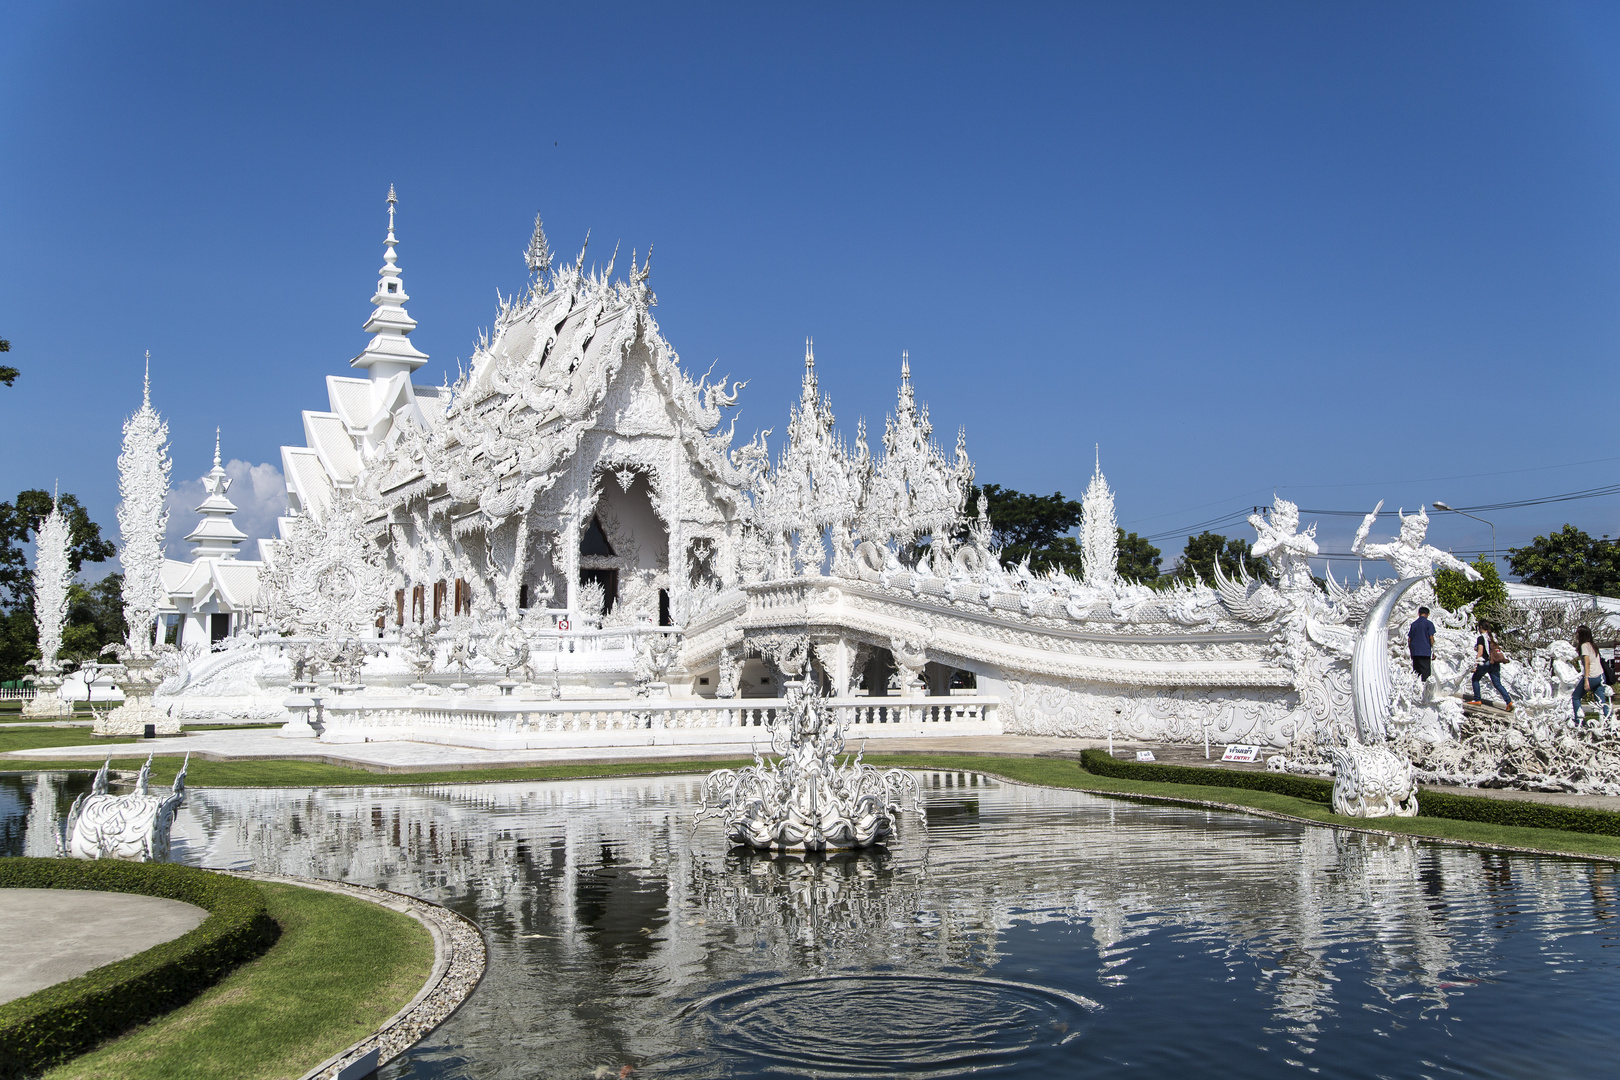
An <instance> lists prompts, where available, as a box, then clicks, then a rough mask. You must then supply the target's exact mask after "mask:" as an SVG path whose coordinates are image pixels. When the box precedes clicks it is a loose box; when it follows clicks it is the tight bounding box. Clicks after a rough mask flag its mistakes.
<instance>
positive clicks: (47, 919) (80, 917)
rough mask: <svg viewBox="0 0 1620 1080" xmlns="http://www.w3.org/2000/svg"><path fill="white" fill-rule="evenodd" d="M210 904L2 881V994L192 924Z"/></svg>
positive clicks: (26, 989)
mask: <svg viewBox="0 0 1620 1080" xmlns="http://www.w3.org/2000/svg"><path fill="white" fill-rule="evenodd" d="M206 918H208V912H206V911H204V910H203V909H202V908H200V907H195V906H193V905H191V904H183V903H181V902H180V901H178V900H161V899H159V898H157V897H155V896H136V895H134V894H132V893H111V892H89V891H87V890H84V889H0V926H3V927H5V963H3V964H0V1002H6V1001H10V1000H12V999H13V998H20V997H22V996H23V995H25V994H32V993H33V992H34V991H35V990H43V989H44V988H45V987H47V986H50V985H52V984H53V983H59V982H61V981H62V980H63V979H71V978H74V977H75V976H78V975H83V974H84V973H85V972H87V971H90V970H92V969H94V968H98V967H101V966H102V965H103V964H110V963H112V962H113V961H114V960H122V959H124V958H125V957H126V956H134V955H135V954H136V953H138V952H145V951H146V950H147V949H150V948H151V947H152V946H154V945H158V944H161V943H162V942H165V941H170V940H172V939H174V938H177V937H179V936H180V935H181V934H184V933H186V932H187V931H190V930H194V929H196V927H197V926H198V925H200V924H201V923H202V921H203V920H204V919H206Z"/></svg>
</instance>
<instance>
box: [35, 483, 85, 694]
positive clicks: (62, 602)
mask: <svg viewBox="0 0 1620 1080" xmlns="http://www.w3.org/2000/svg"><path fill="white" fill-rule="evenodd" d="M69 542H70V537H69V535H68V524H67V519H66V518H65V517H63V515H62V510H61V507H60V506H59V505H58V504H57V500H56V499H55V498H53V499H52V500H51V512H50V513H49V514H47V515H45V520H44V521H43V522H41V523H40V526H39V532H38V533H36V534H35V536H34V626H35V627H36V628H38V630H39V659H38V660H36V661H32V662H31V663H32V664H33V667H34V670H35V672H36V673H37V676H38V677H37V678H36V679H35V687H36V691H35V694H34V697H33V699H32V700H30V701H28V702H26V703H24V705H23V715H24V716H69V715H71V714H72V712H73V707H72V706H71V705H69V704H68V703H67V702H65V701H63V700H62V695H61V694H60V693H59V692H58V691H59V690H60V689H61V686H62V675H61V671H62V668H61V665H60V664H58V663H57V662H56V654H57V653H59V652H61V651H62V624H63V623H64V622H65V621H66V620H67V607H68V589H69V588H70V587H71V586H72V585H73V568H72V560H71V557H70V554H69V546H68V545H69Z"/></svg>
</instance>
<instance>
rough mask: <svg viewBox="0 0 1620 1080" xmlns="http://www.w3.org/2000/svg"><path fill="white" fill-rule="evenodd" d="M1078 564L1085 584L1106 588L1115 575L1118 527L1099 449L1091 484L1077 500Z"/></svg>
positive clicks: (1112, 497)
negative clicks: (1079, 510)
mask: <svg viewBox="0 0 1620 1080" xmlns="http://www.w3.org/2000/svg"><path fill="white" fill-rule="evenodd" d="M1080 505H1081V507H1082V509H1081V518H1080V564H1081V567H1082V569H1083V571H1084V580H1085V583H1086V584H1087V585H1091V586H1094V587H1096V588H1099V589H1106V588H1108V587H1109V586H1110V585H1112V584H1113V583H1114V578H1115V577H1116V576H1117V575H1118V573H1119V526H1118V523H1117V522H1116V521H1115V520H1114V493H1113V491H1112V490H1110V489H1109V487H1108V481H1107V480H1104V479H1103V474H1102V449H1101V448H1100V447H1099V448H1097V450H1096V467H1095V469H1094V470H1093V471H1092V474H1091V483H1090V484H1088V485H1087V486H1086V493H1085V495H1083V496H1082V497H1081V499H1080Z"/></svg>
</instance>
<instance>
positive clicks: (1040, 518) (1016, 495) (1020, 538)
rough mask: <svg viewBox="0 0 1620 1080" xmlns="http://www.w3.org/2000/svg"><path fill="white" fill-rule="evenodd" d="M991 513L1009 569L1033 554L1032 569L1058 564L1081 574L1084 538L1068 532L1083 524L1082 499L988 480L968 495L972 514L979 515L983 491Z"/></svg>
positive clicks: (993, 530) (993, 529)
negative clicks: (1028, 491) (1031, 491)
mask: <svg viewBox="0 0 1620 1080" xmlns="http://www.w3.org/2000/svg"><path fill="white" fill-rule="evenodd" d="M981 492H982V493H983V494H984V497H985V503H986V509H987V510H988V511H989V513H990V530H991V532H990V536H991V542H992V543H993V544H995V545H996V546H997V547H999V548H1000V549H1001V563H1002V565H1003V566H1006V567H1008V568H1009V569H1010V568H1012V567H1015V566H1017V565H1018V564H1019V563H1021V562H1023V561H1024V559H1025V557H1026V556H1027V557H1028V558H1029V567H1030V569H1031V570H1036V571H1040V570H1047V569H1050V568H1052V567H1054V566H1056V567H1059V568H1061V569H1062V570H1064V571H1065V572H1066V573H1069V574H1073V575H1076V576H1078V575H1079V574H1080V542H1079V541H1078V540H1076V539H1075V538H1074V537H1072V536H1069V535H1067V534H1068V533H1070V532H1072V531H1073V530H1074V529H1075V527H1076V526H1078V525H1079V524H1080V503H1079V502H1077V501H1076V500H1074V499H1065V498H1064V497H1063V492H1061V491H1059V492H1054V493H1053V494H1051V495H1026V494H1024V493H1023V492H1022V491H1014V490H1013V489H1012V488H1004V487H1001V486H1000V485H999V484H985V485H984V486H983V487H976V488H974V489H973V493H972V495H971V496H970V497H969V498H968V516H969V517H970V518H976V517H978V516H979V494H980V493H981Z"/></svg>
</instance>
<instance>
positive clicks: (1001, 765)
mask: <svg viewBox="0 0 1620 1080" xmlns="http://www.w3.org/2000/svg"><path fill="white" fill-rule="evenodd" d="M13 736H16V737H17V738H18V742H19V745H9V746H8V745H6V743H5V740H6V739H8V738H11V737H13ZM34 736H39V737H62V741H60V742H29V741H27V739H28V738H30V737H34ZM91 741H93V740H92V739H91V737H90V736H89V734H88V733H87V732H85V733H82V734H81V733H80V732H77V731H64V730H59V729H50V728H36V729H32V731H27V732H23V731H18V732H7V731H0V749H7V750H9V749H21V748H22V747H23V746H77V745H83V744H85V743H88V742H91ZM96 741H99V740H96ZM108 741H109V742H111V741H112V740H108ZM148 746H156V747H157V749H158V750H159V752H160V754H164V755H175V754H176V753H177V751H178V750H179V747H177V746H176V745H175V744H174V743H173V742H170V743H168V744H164V743H162V742H159V743H156V744H153V743H146V742H143V743H142V747H141V749H140V750H138V751H136V752H137V753H140V754H141V756H140V757H138V758H135V757H131V758H123V757H119V758H115V759H114V760H113V766H114V768H118V769H138V768H140V766H141V764H142V763H143V762H144V761H145V750H146V747H148ZM865 760H866V761H868V762H869V763H871V764H873V765H881V766H883V767H885V768H887V767H890V766H898V767H901V768H908V769H929V768H936V769H951V770H957V771H970V772H986V773H992V774H995V775H997V776H1004V777H1006V778H1007V779H1009V780H1015V781H1018V782H1020V783H1027V784H1045V785H1048V786H1051V787H1063V788H1075V789H1084V790H1087V791H1092V792H1096V793H1099V794H1108V795H1119V796H1123V797H1129V796H1131V795H1144V796H1152V797H1156V798H1160V799H1166V798H1168V799H1174V800H1178V801H1184V802H1188V803H1198V804H1203V803H1220V804H1223V805H1226V806H1239V807H1246V808H1251V809H1255V810H1261V811H1267V812H1270V813H1274V814H1283V815H1285V816H1288V817H1293V818H1298V819H1301V820H1303V821H1309V822H1314V823H1317V824H1322V825H1340V826H1348V827H1352V828H1375V829H1378V830H1381V831H1384V832H1391V833H1401V834H1405V835H1409V836H1419V837H1431V838H1437V839H1446V840H1458V841H1463V842H1467V843H1476V844H1500V845H1507V846H1510V847H1526V848H1534V849H1536V850H1538V851H1548V852H1554V853H1558V854H1567V855H1597V856H1602V857H1606V858H1616V859H1620V837H1606V836H1595V835H1590V834H1585V833H1572V832H1563V831H1559V830H1553V829H1525V828H1517V827H1513V826H1505V825H1490V824H1485V823H1482V822H1472V821H1453V820H1450V819H1446V818H1426V817H1421V816H1420V817H1416V818H1378V819H1375V820H1374V821H1373V822H1371V823H1366V822H1363V821H1362V820H1360V819H1357V818H1348V817H1341V816H1340V815H1338V814H1335V813H1333V811H1332V810H1331V809H1329V808H1328V807H1326V806H1324V805H1322V804H1321V803H1314V802H1309V801H1307V800H1304V799H1296V798H1293V797H1291V796H1287V795H1278V794H1275V793H1273V792H1267V791H1247V790H1244V789H1241V788H1225V787H1206V786H1203V785H1195V784H1166V783H1155V782H1150V781H1144V780H1124V779H1118V778H1115V777H1107V776H1097V775H1095V774H1093V773H1089V772H1086V771H1085V770H1084V769H1082V768H1081V767H1080V765H1079V763H1078V762H1076V761H1074V760H1073V759H1071V758H1050V757H1029V758H1020V757H991V756H983V757H981V756H976V755H970V754H868V755H867V756H866V758H865ZM752 763H753V762H752V759H736V760H731V761H669V760H662V761H630V762H616V763H610V764H587V765H527V766H518V767H509V768H488V769H465V770H445V771H442V772H413V773H372V772H367V771H365V770H363V769H353V768H347V767H344V766H341V765H327V764H322V763H320V762H313V761H286V760H280V759H267V760H262V761H202V760H193V761H192V763H191V768H190V771H189V772H188V773H187V774H186V780H187V783H188V784H190V785H191V786H193V787H327V786H334V787H342V786H361V787H384V786H391V787H424V786H432V785H440V784H475V783H482V782H489V781H517V780H566V779H570V778H574V777H584V776H667V775H672V774H682V773H702V772H707V771H709V770H710V769H719V768H737V767H738V766H741V765H750V764H752ZM96 767H98V764H97V763H95V762H85V761H52V762H45V761H41V762H23V761H20V760H19V759H15V758H13V759H10V760H3V759H0V769H5V770H19V769H29V770H32V769H93V768H96ZM179 767H180V759H179V757H178V756H160V757H159V758H158V759H157V760H156V761H155V762H154V763H153V765H152V780H153V782H154V783H161V784H168V783H170V782H172V781H173V778H174V774H175V772H176V770H178V769H179ZM1421 801H1422V799H1421V796H1420V798H1419V802H1420V803H1421Z"/></svg>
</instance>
